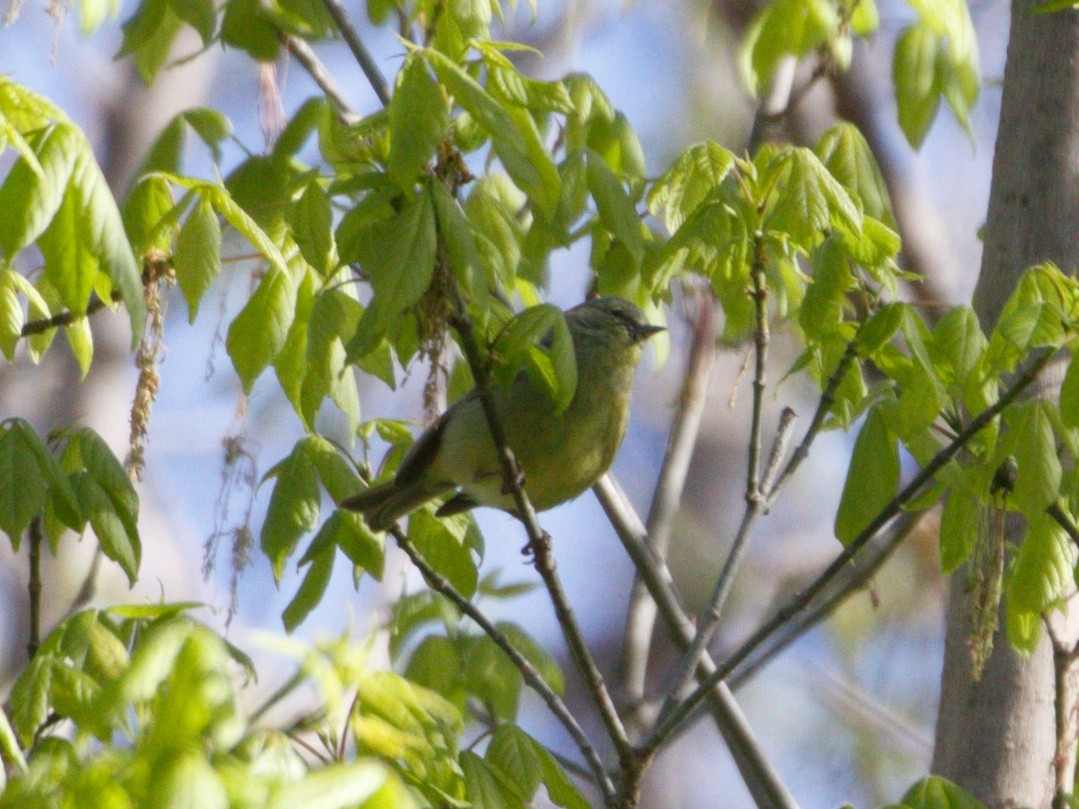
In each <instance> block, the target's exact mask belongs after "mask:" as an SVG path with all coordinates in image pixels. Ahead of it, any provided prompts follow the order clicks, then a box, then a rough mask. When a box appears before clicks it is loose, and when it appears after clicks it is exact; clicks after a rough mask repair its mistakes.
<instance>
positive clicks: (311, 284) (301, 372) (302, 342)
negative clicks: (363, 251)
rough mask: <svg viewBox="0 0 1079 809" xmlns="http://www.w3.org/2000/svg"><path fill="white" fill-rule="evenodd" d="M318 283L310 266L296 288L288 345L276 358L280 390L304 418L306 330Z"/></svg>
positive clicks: (274, 361)
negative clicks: (302, 395) (303, 394)
mask: <svg viewBox="0 0 1079 809" xmlns="http://www.w3.org/2000/svg"><path fill="white" fill-rule="evenodd" d="M315 284H316V280H315V271H314V270H313V269H309V270H307V272H305V273H304V276H303V278H302V279H301V281H300V285H299V288H298V289H297V290H296V307H295V309H294V312H293V318H292V323H291V324H290V325H289V329H288V334H287V335H286V336H285V344H284V345H283V346H282V347H281V350H280V351H278V352H277V356H276V357H274V360H273V366H274V372H275V373H276V374H277V381H278V383H279V384H280V385H281V390H282V391H283V392H284V394H285V396H286V398H287V399H288V400H289V402H290V403H291V404H292V407H293V409H294V410H295V411H296V413H297V415H299V417H300V418H301V419H302V418H304V413H303V403H302V401H301V393H302V391H303V383H304V377H305V376H306V374H307V332H308V327H309V326H310V323H311V312H312V311H313V310H314V308H315ZM305 424H306V422H305ZM306 426H307V428H308V429H313V428H314V425H313V424H306Z"/></svg>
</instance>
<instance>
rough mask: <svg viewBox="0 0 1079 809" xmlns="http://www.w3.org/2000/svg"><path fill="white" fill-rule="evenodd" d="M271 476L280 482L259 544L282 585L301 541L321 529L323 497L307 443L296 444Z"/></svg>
mask: <svg viewBox="0 0 1079 809" xmlns="http://www.w3.org/2000/svg"><path fill="white" fill-rule="evenodd" d="M270 474H272V475H273V476H275V477H276V478H277V481H276V483H274V488H273V494H272V495H271V496H270V508H269V510H268V511H267V513H266V521H265V522H264V523H263V524H262V534H261V536H260V544H261V546H262V550H263V552H264V553H265V554H266V555H267V556H268V557H269V559H270V563H271V565H272V566H273V572H274V578H275V579H276V580H277V581H280V580H281V575H282V574H283V573H284V571H285V562H286V561H287V560H288V557H289V556H290V555H291V554H292V552H293V551H294V550H295V549H296V544H297V543H298V542H299V541H300V537H301V536H303V535H304V534H305V533H307V532H308V531H313V530H314V528H315V526H316V525H318V516H319V509H320V506H321V501H322V497H321V494H320V492H319V488H318V471H317V470H316V468H315V464H314V462H313V461H312V460H311V455H310V452H309V451H308V441H307V440H306V439H302V440H300V441H299V442H297V444H296V446H295V447H293V449H292V452H291V454H289V456H288V457H287V458H285V459H284V460H283V461H282V462H281V463H279V464H278V465H277V466H276V467H275V468H274V470H272V471H271V473H268V476H269V475H270Z"/></svg>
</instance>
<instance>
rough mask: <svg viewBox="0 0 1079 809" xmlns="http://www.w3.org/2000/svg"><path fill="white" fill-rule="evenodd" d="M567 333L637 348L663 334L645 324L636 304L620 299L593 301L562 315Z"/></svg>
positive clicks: (660, 327)
mask: <svg viewBox="0 0 1079 809" xmlns="http://www.w3.org/2000/svg"><path fill="white" fill-rule="evenodd" d="M566 321H567V323H568V324H569V327H570V331H571V332H574V334H575V335H576V334H577V333H582V334H588V335H591V336H594V337H597V338H602V340H603V341H604V342H605V343H608V342H610V343H613V344H615V345H623V346H639V345H641V344H642V343H644V341H645V340H647V339H648V338H649V337H651V336H652V335H654V334H657V333H658V332H661V331H664V330H665V329H664V328H663V327H662V326H654V325H652V324H651V323H649V322H648V318H646V317H645V316H644V312H642V311H641V310H640V309H639V308H638V307H637V306H636V305H634V304H632V303H630V302H629V301H627V300H625V299H624V298H616V297H613V296H608V297H604V298H594V299H593V300H590V301H588V302H587V303H582V304H581V305H580V306H575V307H574V308H572V309H570V310H569V311H568V312H566Z"/></svg>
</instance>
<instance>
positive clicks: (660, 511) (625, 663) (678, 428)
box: [622, 293, 716, 724]
mask: <svg viewBox="0 0 1079 809" xmlns="http://www.w3.org/2000/svg"><path fill="white" fill-rule="evenodd" d="M696 306H697V311H696V317H695V318H694V323H693V336H692V339H691V341H690V346H689V357H688V359H687V361H686V371H685V374H684V375H683V378H682V392H681V395H680V396H679V399H678V409H677V411H676V412H675V415H674V420H673V421H672V423H671V432H670V435H669V436H668V438H667V449H666V452H665V453H664V455H663V465H662V467H661V468H660V471H659V478H658V479H657V481H656V488H655V493H654V494H653V495H652V506H651V508H650V509H649V511H648V522H647V540H648V544H649V547H650V548H651V549H652V553H653V554H654V555H655V557H656V558H657V559H660V560H664V559H666V558H667V548H668V545H669V543H670V537H671V529H672V527H673V526H674V517H675V515H676V514H677V512H678V506H679V503H680V502H681V499H682V491H683V490H684V489H685V485H686V476H687V475H688V473H689V463H690V460H691V459H692V457H693V448H694V447H695V446H696V444H697V435H698V433H699V432H700V424H701V417H702V415H703V414H704V404H705V401H706V399H707V395H708V388H709V386H710V383H711V380H712V370H713V368H714V367H715V358H716V324H715V320H716V318H715V305H714V304H713V302H712V299H711V296H710V295H709V294H707V293H705V294H702V295H700V296H698V297H697V302H696ZM655 623H656V605H655V602H654V601H652V600H651V597H650V596H649V595H648V587H647V585H646V584H645V583H644V581H643V580H642V578H641V574H640V572H637V573H636V574H635V576H634V579H633V588H632V589H631V591H630V597H629V606H628V608H627V610H626V628H625V632H624V647H623V648H624V653H623V657H622V677H623V688H624V691H625V694H626V698H627V700H628V701H629V703H630V704H631V705H637V704H640V703H641V701H642V700H643V699H644V695H645V681H646V677H647V672H648V658H649V654H650V648H651V645H652V633H653V630H654V628H655ZM639 719H640V717H634V721H637V720H639ZM638 724H640V723H639V722H638Z"/></svg>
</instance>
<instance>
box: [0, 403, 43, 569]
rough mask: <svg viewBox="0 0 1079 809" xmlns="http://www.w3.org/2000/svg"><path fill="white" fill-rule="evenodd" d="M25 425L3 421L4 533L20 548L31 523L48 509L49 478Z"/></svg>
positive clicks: (0, 483) (0, 493)
mask: <svg viewBox="0 0 1079 809" xmlns="http://www.w3.org/2000/svg"><path fill="white" fill-rule="evenodd" d="M27 435H28V431H27V429H26V428H24V427H23V426H22V422H20V421H16V420H8V421H4V422H0V530H3V531H4V533H5V534H7V535H8V538H9V539H10V540H11V545H12V548H14V549H15V550H16V551H17V550H18V549H19V543H20V541H21V540H22V535H23V533H24V532H25V531H26V528H27V526H28V525H30V520H31V519H32V518H33V517H34V516H35V515H37V514H40V513H41V512H42V510H43V509H44V508H45V492H46V486H45V482H46V481H45V477H44V475H42V472H41V467H40V465H39V463H38V459H37V454H36V453H35V451H34V448H33V447H32V446H31V445H30V443H28V441H27Z"/></svg>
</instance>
